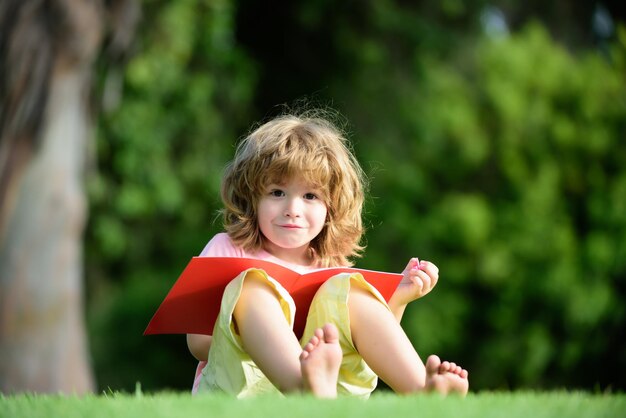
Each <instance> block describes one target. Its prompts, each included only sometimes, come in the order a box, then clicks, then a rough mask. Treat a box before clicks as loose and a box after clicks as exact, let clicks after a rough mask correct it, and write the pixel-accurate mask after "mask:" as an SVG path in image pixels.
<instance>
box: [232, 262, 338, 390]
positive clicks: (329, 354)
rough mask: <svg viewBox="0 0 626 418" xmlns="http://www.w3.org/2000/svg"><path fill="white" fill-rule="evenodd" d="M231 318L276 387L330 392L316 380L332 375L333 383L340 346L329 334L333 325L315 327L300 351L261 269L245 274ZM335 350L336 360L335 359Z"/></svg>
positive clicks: (260, 366)
mask: <svg viewBox="0 0 626 418" xmlns="http://www.w3.org/2000/svg"><path fill="white" fill-rule="evenodd" d="M233 318H234V321H235V324H236V326H237V328H238V330H239V334H240V336H241V341H242V345H243V348H244V349H245V350H246V352H247V353H248V354H249V355H250V358H251V359H252V360H253V361H254V362H255V363H256V365H257V366H258V367H259V368H260V369H261V371H263V373H264V374H265V375H266V376H267V378H268V379H269V380H270V381H271V382H272V383H273V384H274V385H275V386H276V387H277V388H278V389H279V390H280V391H282V392H293V391H299V390H303V389H304V390H311V391H312V392H313V393H314V394H315V395H318V396H325V397H328V396H333V395H332V393H329V392H328V391H320V390H319V389H320V386H322V385H320V383H319V382H320V381H323V380H326V381H330V380H332V376H333V375H334V379H335V382H334V384H332V387H333V388H335V387H336V375H337V372H338V369H339V363H340V361H341V349H340V348H339V345H338V342H337V340H336V338H334V336H333V328H334V327H324V329H320V330H319V331H316V333H315V335H314V337H312V338H311V341H309V343H308V345H307V347H308V349H305V350H304V351H305V352H306V354H303V350H302V348H301V347H300V344H299V342H298V340H297V338H296V337H295V335H294V334H293V331H292V329H291V326H290V325H289V323H288V321H287V319H286V318H285V314H284V312H283V310H282V307H281V304H280V299H279V297H278V295H277V293H276V292H275V290H274V289H272V287H271V286H270V285H269V284H268V282H267V281H266V280H264V278H263V276H262V275H261V273H259V272H254V271H252V272H250V273H249V274H248V276H247V277H246V280H245V282H244V284H243V287H242V290H241V295H240V296H239V300H238V301H237V304H236V305H235V309H234V312H233ZM337 353H338V354H339V360H338V361H336V360H335V358H336V357H337ZM301 355H302V358H301ZM326 374H327V376H325V375H326ZM306 379H310V381H309V380H306ZM323 386H326V385H323Z"/></svg>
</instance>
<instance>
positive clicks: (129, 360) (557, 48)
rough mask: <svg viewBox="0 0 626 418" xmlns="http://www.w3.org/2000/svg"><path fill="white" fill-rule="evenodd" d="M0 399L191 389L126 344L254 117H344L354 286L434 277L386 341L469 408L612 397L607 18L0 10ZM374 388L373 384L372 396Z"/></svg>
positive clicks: (583, 10)
mask: <svg viewBox="0 0 626 418" xmlns="http://www.w3.org/2000/svg"><path fill="white" fill-rule="evenodd" d="M0 19H1V21H0V54H1V57H0V83H1V89H0V100H1V101H0V106H1V107H0V128H1V131H0V134H1V135H2V136H1V137H0V138H1V141H2V142H0V199H1V200H0V203H1V206H0V338H1V339H0V350H1V351H0V384H1V386H0V390H1V391H4V392H13V391H20V390H35V391H41V392H57V391H66V392H82V391H92V390H93V391H97V392H102V391H109V390H115V391H117V390H121V391H132V390H134V389H135V386H136V383H137V382H139V383H140V384H141V387H142V388H143V390H144V391H153V390H154V391H156V390H165V389H168V390H182V391H187V390H190V387H191V383H192V380H193V375H194V370H195V366H196V362H195V361H194V359H193V358H192V356H191V355H190V354H189V353H188V351H187V348H186V343H185V338H184V336H182V335H167V336H149V337H144V336H142V333H143V331H144V329H145V327H146V325H147V323H148V322H149V320H150V318H151V316H152V314H153V313H154V311H155V310H156V308H157V307H158V305H159V304H160V302H161V301H162V299H163V298H164V297H165V295H166V293H167V291H168V290H169V289H170V287H171V286H172V284H173V283H174V281H175V280H176V279H177V278H178V276H179V274H180V273H181V271H182V270H183V268H184V267H185V266H186V264H187V262H188V261H189V259H190V258H191V257H192V256H194V255H197V254H198V253H199V252H200V251H201V250H202V248H203V246H204V245H205V243H206V242H207V241H208V240H209V239H210V238H211V237H212V236H213V234H215V233H217V232H220V231H221V220H220V219H219V217H218V216H217V210H218V209H219V207H220V200H219V184H220V178H221V172H222V169H223V166H224V164H225V163H226V162H227V161H228V160H229V159H230V158H231V157H232V155H233V152H234V146H235V144H236V143H237V140H238V139H239V138H240V137H241V136H242V135H245V133H246V132H247V131H248V129H249V128H250V126H251V125H252V124H253V123H254V122H257V121H259V120H263V119H266V118H269V117H271V116H273V115H276V114H279V113H281V112H283V111H284V110H285V105H287V106H290V107H291V108H296V109H298V108H308V107H318V106H322V107H326V106H330V107H331V108H332V109H335V110H337V111H338V112H339V113H340V114H341V115H342V119H341V124H342V125H343V127H344V128H345V130H346V132H347V133H348V136H349V138H350V139H351V141H352V143H353V145H354V149H355V152H356V154H357V156H358V158H359V160H360V161H361V163H362V166H363V168H364V169H365V171H366V172H367V173H368V175H369V177H370V181H371V184H370V196H369V198H368V201H367V205H366V210H365V221H366V225H367V234H366V244H367V251H366V255H365V257H364V258H362V259H360V260H358V261H357V265H358V266H359V267H363V268H369V269H376V270H387V271H397V272H399V271H401V270H402V269H403V268H404V266H405V264H406V262H407V260H408V259H409V257H411V256H417V257H420V258H423V259H428V260H431V261H433V262H435V263H436V264H437V265H438V266H439V267H440V270H441V276H440V277H441V279H440V281H439V284H438V286H437V288H436V290H435V291H434V292H433V293H431V294H430V295H429V296H428V297H426V298H424V299H421V300H419V301H418V302H416V303H414V304H412V305H411V306H410V307H409V309H408V311H407V313H406V315H405V318H404V320H403V325H404V327H405V329H406V331H407V333H408V334H409V336H410V338H411V340H412V341H413V343H414V345H415V347H416V349H417V351H418V352H419V353H420V355H421V356H422V358H425V357H426V356H427V355H428V354H430V353H437V354H439V355H440V356H441V357H443V358H446V359H453V360H454V361H456V362H457V363H459V364H461V365H463V366H464V367H465V368H467V369H468V370H469V371H470V382H471V386H472V387H473V389H474V390H477V391H480V390H515V389H537V390H543V389H563V388H565V389H585V390H590V391H623V390H624V389H626V373H625V372H626V347H625V338H624V329H625V328H626V303H625V296H626V26H625V21H626V10H625V6H624V3H623V2H621V1H603V2H599V1H587V2H578V1H564V0H552V1H550V0H544V1H536V0H528V1H525V2H517V1H512V0H500V1H488V0H470V1H461V0H443V1H432V0H423V1H418V0H415V1H406V0H405V1H399V0H376V1H350V0H348V1H342V2H335V1H328V0H300V1H297V2H295V1H283V0H280V1H274V2H262V1H259V0H106V1H99V2H93V1H84V0H48V1H41V0H2V3H0ZM381 388H383V389H384V385H381Z"/></svg>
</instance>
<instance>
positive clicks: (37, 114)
mask: <svg viewBox="0 0 626 418" xmlns="http://www.w3.org/2000/svg"><path fill="white" fill-rule="evenodd" d="M2 1H3V3H4V4H3V5H2V6H1V7H0V13H3V14H4V15H3V16H2V21H1V22H0V23H2V26H3V27H2V28H1V29H0V31H2V36H1V37H0V42H1V43H0V54H2V55H3V57H2V61H1V62H0V65H2V66H4V68H1V75H2V80H0V83H3V85H2V91H1V93H2V96H1V97H0V100H1V103H0V105H1V106H0V113H2V119H0V121H1V122H2V124H1V126H0V129H1V130H0V135H1V136H0V141H1V142H0V175H1V176H2V177H3V178H2V179H0V183H1V184H0V186H1V187H0V391H2V392H7V393H11V392H18V391H35V392H52V393H57V392H64V393H85V392H90V391H93V390H94V380H93V376H92V372H91V367H90V362H89V358H88V350H87V338H86V333H85V326H84V320H83V317H84V315H83V288H82V269H83V267H82V233H83V229H84V225H85V219H86V207H87V206H86V199H85V191H84V186H83V171H84V167H85V160H86V155H87V154H86V148H87V142H88V140H89V138H90V135H91V122H90V114H89V102H90V100H89V93H90V86H91V72H92V64H93V61H94V60H95V57H96V54H97V53H98V51H99V48H100V42H101V39H102V33H101V32H102V27H103V25H102V22H101V20H102V11H101V9H100V4H99V2H97V1H86V0H57V1H45V0H2Z"/></svg>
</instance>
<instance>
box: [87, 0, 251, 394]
mask: <svg viewBox="0 0 626 418" xmlns="http://www.w3.org/2000/svg"><path fill="white" fill-rule="evenodd" d="M143 6H144V8H143V10H144V18H143V24H142V25H141V27H140V30H139V33H138V36H137V47H138V50H137V53H136V54H135V55H134V56H133V57H132V58H131V59H130V60H129V61H128V65H127V66H126V67H125V69H124V70H125V71H124V73H123V74H121V76H122V77H120V78H119V82H118V81H116V80H118V79H117V78H116V77H117V75H116V74H115V73H112V72H111V68H110V66H107V65H104V64H103V65H101V66H100V71H99V74H100V85H101V86H102V88H103V89H106V88H107V87H106V86H111V85H113V86H115V85H120V86H121V87H123V100H121V101H120V102H119V104H118V106H113V107H110V108H108V110H107V112H105V113H103V114H102V117H101V118H100V120H99V125H98V138H97V155H98V158H97V161H98V168H97V170H94V172H93V173H92V175H91V176H90V178H89V182H88V190H89V196H90V209H91V213H92V216H91V218H90V221H89V224H88V227H87V233H86V241H87V247H86V259H87V266H86V268H87V270H86V275H87V284H88V290H89V292H88V294H89V303H90V309H89V328H90V336H91V343H92V347H93V349H92V353H93V356H94V365H95V370H96V375H97V378H98V382H99V385H100V386H102V387H112V388H115V389H125V390H132V389H133V388H134V386H135V382H136V381H140V382H141V384H142V388H143V389H144V390H154V389H162V388H164V387H168V388H175V389H183V388H187V389H188V388H190V387H191V381H192V378H193V372H194V369H195V365H196V364H197V362H195V361H194V360H193V358H192V356H191V355H190V354H189V352H188V350H187V346H186V343H185V338H184V337H182V336H178V335H175V336H150V337H143V336H142V333H143V331H144V329H145V327H146V325H147V324H148V321H149V320H150V316H151V315H152V314H153V313H154V311H155V310H156V308H157V307H158V305H159V303H160V302H161V300H162V299H163V297H164V296H165V294H166V293H167V290H168V289H169V287H170V286H171V285H172V284H173V281H174V280H175V279H176V277H177V276H178V274H180V272H181V271H182V269H183V268H184V266H185V264H186V263H187V262H188V261H189V259H190V258H191V256H193V255H197V254H198V253H200V251H201V250H202V247H203V246H204V245H205V244H206V242H207V241H208V239H209V238H210V237H211V236H212V234H213V233H215V232H217V231H218V230H219V229H220V228H221V226H220V222H219V221H218V222H215V220H216V218H217V216H216V215H217V209H218V207H219V184H220V180H221V172H222V169H223V167H224V164H225V163H226V161H227V160H228V159H229V158H230V157H231V155H232V151H233V149H234V144H235V142H236V140H237V137H238V136H240V135H242V134H243V133H244V131H245V129H247V127H248V124H249V123H250V120H251V117H250V105H249V104H250V101H251V98H252V97H253V92H254V85H255V84H254V82H255V73H254V67H253V66H252V65H251V63H250V61H249V59H248V58H247V56H246V55H245V54H243V53H242V51H241V49H240V48H239V47H238V46H237V44H236V42H235V40H234V36H233V30H234V27H233V14H234V3H233V2H232V1H230V0H188V1H169V0H146V1H144V2H143ZM106 62H107V60H105V63H106ZM110 96H111V95H109V94H108V93H105V92H103V97H110ZM113 96H116V95H113ZM138 358H141V364H140V365H138V362H137V359H138Z"/></svg>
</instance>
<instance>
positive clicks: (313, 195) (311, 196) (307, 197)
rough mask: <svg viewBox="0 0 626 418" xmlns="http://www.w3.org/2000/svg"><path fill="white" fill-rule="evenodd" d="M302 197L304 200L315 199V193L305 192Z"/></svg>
mask: <svg viewBox="0 0 626 418" xmlns="http://www.w3.org/2000/svg"><path fill="white" fill-rule="evenodd" d="M304 198H305V199H306V200H315V199H317V195H315V194H314V193H306V194H305V195H304Z"/></svg>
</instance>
